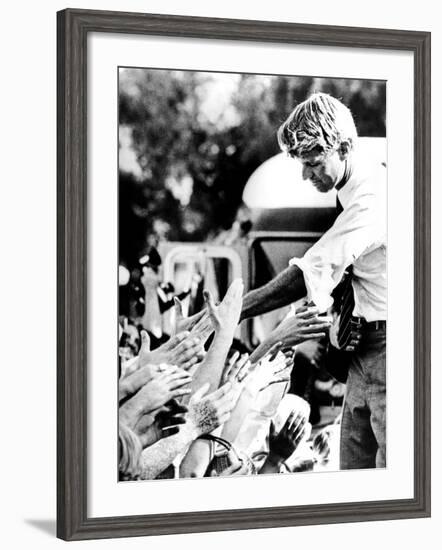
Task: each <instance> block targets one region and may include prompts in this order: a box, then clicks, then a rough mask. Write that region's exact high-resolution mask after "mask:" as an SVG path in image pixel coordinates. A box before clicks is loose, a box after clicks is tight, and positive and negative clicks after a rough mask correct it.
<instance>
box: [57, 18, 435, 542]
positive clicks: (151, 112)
mask: <svg viewBox="0 0 442 550" xmlns="http://www.w3.org/2000/svg"><path fill="white" fill-rule="evenodd" d="M57 40H58V59H57V70H58V80H57V86H58V89H57V98H58V104H57V116H58V118H57V125H58V139H57V146H58V164H57V179H58V187H57V197H58V202H57V220H58V245H57V254H58V278H57V283H58V289H57V293H58V294H57V298H58V340H57V342H58V346H57V348H58V356H57V357H58V372H57V443H58V445H57V447H58V450H57V452H58V459H57V466H58V468H57V490H58V503H57V535H58V536H59V537H60V538H62V539H64V540H81V539H93V538H110V537H128V536H143V535H159V534H172V533H191V532H203V531H220V530H233V529H252V528H264V527H283V526H296V525H311V524H320V523H336V522H352V521H368V520H382V519H400V518H401V519H402V518H415V517H427V516H429V515H430V428H431V426H430V292H431V289H430V85H431V82H430V33H427V32H418V31H402V30H385V29H368V28H350V27H332V26H323V25H304V24H302V25H300V24H293V23H282V22H281V23H276V22H264V21H246V20H227V19H209V18H200V17H179V16H166V15H152V14H139V13H122V12H121V13H120V12H106V11H91V10H76V9H67V10H64V11H61V12H59V13H58V19H57ZM387 324H388V337H387Z"/></svg>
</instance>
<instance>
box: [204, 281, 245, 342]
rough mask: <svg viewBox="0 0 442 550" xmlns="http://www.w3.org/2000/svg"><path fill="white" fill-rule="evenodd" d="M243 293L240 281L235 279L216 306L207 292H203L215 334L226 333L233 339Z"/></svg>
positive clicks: (242, 285)
mask: <svg viewBox="0 0 442 550" xmlns="http://www.w3.org/2000/svg"><path fill="white" fill-rule="evenodd" d="M243 292H244V284H243V282H242V280H241V279H235V280H234V281H233V283H232V284H231V285H230V286H229V288H228V290H227V292H226V295H225V296H224V299H223V301H222V302H221V303H220V304H219V306H216V305H215V303H214V301H213V297H212V295H211V293H210V292H209V291H208V290H205V291H204V299H205V301H206V304H207V310H208V312H209V316H210V319H211V321H212V324H213V328H214V330H215V332H217V333H219V332H226V333H228V334H231V336H232V337H233V334H234V332H235V329H236V327H237V325H238V323H239V319H240V315H241V307H242V296H243Z"/></svg>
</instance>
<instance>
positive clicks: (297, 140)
mask: <svg viewBox="0 0 442 550" xmlns="http://www.w3.org/2000/svg"><path fill="white" fill-rule="evenodd" d="M357 135H358V134H357V131H356V126H355V123H354V120H353V116H352V114H351V112H350V109H349V108H348V107H346V106H345V105H344V104H343V103H341V102H340V101H339V100H338V99H336V98H334V97H332V96H331V95H329V94H323V93H315V94H312V95H311V96H310V97H309V98H308V99H306V100H305V101H303V102H302V103H300V104H299V105H298V106H297V107H296V108H295V109H294V110H293V111H292V113H291V114H290V115H289V117H288V118H287V120H286V121H285V122H283V123H282V124H281V126H280V127H279V129H278V143H279V146H280V148H281V149H282V150H283V151H286V152H287V153H289V152H290V153H291V154H293V155H295V156H296V157H303V156H304V155H305V154H307V153H309V152H310V151H312V150H313V149H317V150H318V152H323V153H325V154H327V153H329V152H331V151H333V150H335V149H337V148H338V147H339V146H340V144H341V143H342V141H344V140H348V141H349V142H350V144H351V146H352V147H354V145H355V142H356V138H357Z"/></svg>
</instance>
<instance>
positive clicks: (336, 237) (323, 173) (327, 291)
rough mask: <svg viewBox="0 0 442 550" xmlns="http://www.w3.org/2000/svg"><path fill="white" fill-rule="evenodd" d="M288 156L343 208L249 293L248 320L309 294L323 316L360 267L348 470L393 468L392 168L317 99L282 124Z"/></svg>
mask: <svg viewBox="0 0 442 550" xmlns="http://www.w3.org/2000/svg"><path fill="white" fill-rule="evenodd" d="M278 141H279V144H280V147H281V149H282V150H284V151H286V152H287V154H288V155H290V156H291V157H293V158H296V159H297V160H299V161H300V162H301V163H302V166H303V172H302V174H303V178H304V179H308V180H310V181H311V182H312V184H313V185H314V186H315V187H316V188H317V189H318V191H320V192H323V193H326V192H328V191H330V190H332V189H333V188H335V189H336V190H337V198H338V207H339V209H340V210H341V212H340V214H339V215H338V217H337V219H336V221H335V223H334V224H333V226H332V227H331V228H330V229H329V230H328V231H327V232H326V233H325V234H324V235H323V236H322V237H321V239H319V241H318V242H317V243H315V244H314V245H313V246H312V247H311V248H310V249H309V250H308V251H307V252H306V254H305V255H304V257H303V258H293V259H292V260H291V262H290V265H289V267H288V268H287V269H285V270H284V271H283V272H281V273H280V274H279V275H278V276H277V277H275V278H274V279H273V280H272V281H270V282H269V283H268V284H267V285H265V286H263V287H261V288H259V289H256V290H253V291H251V292H249V293H248V294H247V295H246V296H245V298H244V302H243V312H242V318H247V317H252V316H254V315H259V314H262V313H265V312H267V311H271V310H273V309H276V308H278V307H282V306H284V305H287V304H289V303H293V302H294V301H296V300H298V299H299V298H301V297H303V296H305V295H307V297H308V299H309V300H311V301H312V302H314V303H315V305H316V306H317V307H318V308H319V309H320V311H326V310H327V309H328V308H329V307H330V306H331V305H332V303H333V298H332V296H331V295H332V291H333V290H334V288H335V287H336V286H337V285H338V283H339V282H340V281H341V279H342V277H343V275H344V273H345V271H346V270H347V268H349V266H352V280H351V284H352V287H353V293H354V301H355V305H354V308H353V312H352V313H353V316H354V317H355V318H358V321H359V322H360V323H361V325H362V328H361V332H362V338H361V341H360V343H359V345H358V346H357V348H356V349H355V351H353V352H351V355H350V356H349V357H348V358H349V361H350V367H349V375H348V380H347V393H346V398H345V404H344V410H343V415H342V423H341V451H340V455H341V457H340V467H341V469H351V468H374V467H378V468H380V467H385V464H386V458H385V399H386V386H385V347H386V314H387V279H386V219H387V216H386V170H385V166H382V165H379V166H371V165H370V162H367V159H362V158H360V157H359V156H358V153H357V132H356V127H355V124H354V121H353V117H352V115H351V113H350V111H349V109H348V108H347V107H346V106H345V105H344V104H343V103H341V102H340V101H338V100H337V99H335V98H333V97H332V96H330V95H327V94H322V93H317V94H313V95H312V96H310V97H309V98H308V99H307V100H306V101H304V102H303V103H301V104H299V105H298V106H297V107H296V108H295V109H294V111H293V112H292V113H291V114H290V116H289V117H288V119H287V120H286V121H285V122H284V123H283V124H282V125H281V127H280V129H279V131H278Z"/></svg>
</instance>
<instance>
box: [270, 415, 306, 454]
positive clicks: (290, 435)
mask: <svg viewBox="0 0 442 550" xmlns="http://www.w3.org/2000/svg"><path fill="white" fill-rule="evenodd" d="M306 422H307V420H306V418H305V416H303V415H302V414H300V413H296V412H295V411H293V412H292V413H291V414H290V415H289V417H288V418H287V420H286V421H285V423H284V426H283V427H282V428H281V430H280V431H279V433H277V432H276V429H275V426H274V424H273V422H272V423H271V424H270V435H269V448H270V453H271V455H272V457H273V458H274V459H275V458H276V459H277V460H280V461H281V462H283V461H284V460H286V459H287V458H289V457H290V456H291V455H292V454H293V453H294V452H295V450H296V449H297V447H298V445H299V443H300V442H301V441H302V439H303V437H304V434H305V427H306Z"/></svg>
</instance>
